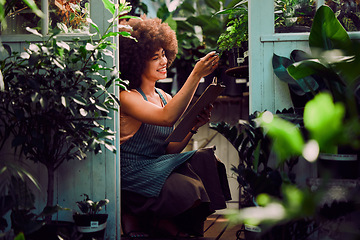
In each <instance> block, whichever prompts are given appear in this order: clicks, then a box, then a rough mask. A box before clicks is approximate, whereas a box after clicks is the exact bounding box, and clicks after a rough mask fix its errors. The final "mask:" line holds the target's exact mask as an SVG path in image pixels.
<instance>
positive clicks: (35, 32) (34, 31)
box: [26, 27, 43, 38]
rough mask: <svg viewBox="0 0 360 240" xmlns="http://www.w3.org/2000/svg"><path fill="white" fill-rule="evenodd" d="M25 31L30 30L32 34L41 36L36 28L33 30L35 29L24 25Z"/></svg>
mask: <svg viewBox="0 0 360 240" xmlns="http://www.w3.org/2000/svg"><path fill="white" fill-rule="evenodd" d="M26 31H28V32H31V33H32V34H34V35H36V36H39V37H41V38H42V37H43V35H42V34H40V33H39V32H38V31H37V30H35V29H32V28H29V27H26Z"/></svg>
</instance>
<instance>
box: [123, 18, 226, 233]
mask: <svg viewBox="0 0 360 240" xmlns="http://www.w3.org/2000/svg"><path fill="white" fill-rule="evenodd" d="M127 24H129V25H130V26H131V27H132V30H126V29H124V30H126V31H129V33H130V34H131V36H132V37H134V38H136V41H134V40H133V39H130V38H120V51H119V52H120V56H119V58H120V71H121V78H122V79H124V80H125V79H126V80H129V90H127V91H125V90H124V91H122V92H120V103H121V108H120V159H121V184H122V186H121V189H122V194H121V196H122V202H121V203H122V222H123V231H124V232H125V234H127V235H128V236H130V237H136V236H137V237H139V236H148V235H149V234H154V235H157V234H159V233H160V234H162V235H163V234H165V235H171V236H189V235H194V236H202V235H203V224H204V221H205V220H206V217H207V216H209V215H210V214H211V213H213V212H214V211H215V210H217V209H223V208H225V207H226V204H225V201H226V200H230V198H231V197H230V192H229V186H228V183H227V178H226V172H225V167H224V165H223V164H222V163H221V162H220V161H219V160H218V159H217V157H216V156H215V153H214V150H215V149H214V148H207V149H200V150H198V151H190V152H182V151H183V149H184V148H185V146H186V145H187V143H188V142H189V140H190V139H191V137H192V136H193V134H195V133H196V132H197V129H198V128H199V127H200V126H202V125H204V124H205V123H207V122H208V121H209V119H210V114H211V110H212V106H207V108H205V109H204V110H203V111H202V112H201V113H200V114H199V116H198V120H197V122H196V123H195V125H194V126H193V128H192V129H191V131H190V132H189V133H188V134H187V136H186V137H185V138H184V140H183V141H181V142H170V143H167V142H166V141H165V139H166V138H167V137H168V136H169V135H170V133H171V132H172V131H173V128H174V127H173V125H174V124H175V122H176V121H177V120H178V119H179V118H180V116H181V115H182V114H183V113H184V111H185V110H186V108H187V107H188V105H189V103H190V101H191V99H192V97H193V95H194V93H195V90H196V88H197V86H198V84H199V82H200V79H201V78H203V77H205V76H207V75H208V74H210V73H212V72H213V71H214V70H215V69H216V68H217V66H218V61H219V58H218V56H217V55H216V54H215V52H211V53H209V54H207V55H206V56H204V57H203V58H202V59H201V60H200V61H199V62H197V63H196V65H195V67H194V69H193V71H192V72H191V74H190V76H189V77H188V79H187V81H186V82H185V84H184V85H183V87H182V88H181V89H180V90H179V91H178V93H177V94H176V95H175V96H174V97H172V96H170V95H169V94H167V93H165V92H164V91H163V90H161V89H159V88H156V87H155V83H156V82H157V81H158V80H160V79H165V78H166V77H167V68H168V67H169V66H170V65H171V63H172V62H173V60H174V59H175V56H176V53H177V40H176V34H175V32H174V31H173V30H171V28H170V27H169V26H168V25H167V24H165V23H162V22H161V20H160V19H146V18H143V20H139V19H130V20H129V21H128V22H127Z"/></svg>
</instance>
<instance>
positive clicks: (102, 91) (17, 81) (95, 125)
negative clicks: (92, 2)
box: [0, 1, 131, 206]
mask: <svg viewBox="0 0 360 240" xmlns="http://www.w3.org/2000/svg"><path fill="white" fill-rule="evenodd" d="M105 3H106V6H107V9H108V10H109V11H110V12H112V11H113V10H114V8H115V5H114V4H113V3H110V2H109V1H105ZM111 4H112V6H111ZM130 9H131V7H130V6H128V4H121V5H119V15H118V16H116V15H114V16H113V18H112V19H111V21H110V23H109V26H108V28H107V29H106V30H105V32H104V33H102V34H101V33H100V31H99V28H98V27H97V26H96V24H95V23H93V22H92V23H91V24H92V26H93V27H94V28H95V29H96V31H97V35H95V37H96V39H97V40H94V39H95V37H94V36H93V37H89V39H88V40H79V39H74V40H73V41H71V42H65V41H61V40H58V39H57V33H59V31H58V32H57V33H55V34H53V35H52V36H50V37H49V38H48V39H47V40H46V41H44V42H39V43H30V44H29V47H28V48H27V49H25V51H24V52H21V53H19V52H13V51H11V49H10V47H8V46H5V48H6V50H7V51H8V54H9V56H8V57H6V58H5V59H3V60H1V61H0V70H1V72H2V74H3V81H0V82H2V84H0V85H3V89H2V91H0V139H1V142H0V148H2V147H3V146H4V144H5V142H6V141H8V140H9V141H11V146H12V147H13V148H14V151H18V153H20V154H23V155H24V156H25V157H26V158H28V159H30V160H32V161H34V162H40V163H42V164H44V165H45V166H46V167H47V169H48V176H49V183H50V184H49V185H50V186H49V188H50V190H51V189H53V186H51V185H52V184H53V172H54V171H55V170H56V169H57V168H58V167H59V166H60V165H61V164H62V163H63V162H64V161H66V160H71V159H78V160H82V159H85V158H86V156H87V152H89V151H92V152H94V153H95V154H96V153H100V152H102V148H103V147H105V148H106V149H108V150H110V151H111V152H114V153H115V151H116V147H115V146H114V144H113V139H114V132H113V131H112V130H111V129H110V128H109V127H107V126H106V121H108V120H110V119H111V116H112V112H113V111H114V110H117V106H118V104H119V102H118V100H117V98H116V97H115V96H114V94H113V93H112V89H113V87H114V86H115V85H116V86H119V87H120V88H123V89H126V83H125V82H124V81H122V80H121V79H119V77H118V75H119V74H118V71H117V69H116V68H115V67H108V65H109V63H108V62H107V61H108V60H111V63H112V61H113V58H115V56H114V55H113V52H112V51H111V49H112V48H114V47H115V46H114V45H113V43H112V42H111V41H110V39H109V38H112V37H116V36H118V35H125V34H124V33H123V32H112V28H113V26H114V24H116V23H117V21H118V19H119V18H128V17H129V16H126V15H125V16H124V12H128V11H129V10H130ZM120 14H121V16H120ZM29 31H31V32H32V33H34V34H36V35H38V36H41V34H40V33H38V32H37V31H36V30H31V29H29ZM125 36H126V35H125ZM41 37H43V36H41ZM0 80H1V79H0ZM48 191H49V189H48ZM50 193H51V191H50ZM49 197H50V199H49ZM51 205H52V196H48V206H51Z"/></svg>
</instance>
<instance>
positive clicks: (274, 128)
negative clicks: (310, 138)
mask: <svg viewBox="0 0 360 240" xmlns="http://www.w3.org/2000/svg"><path fill="white" fill-rule="evenodd" d="M259 120H260V125H261V126H263V127H264V128H265V129H266V130H267V133H268V135H269V136H270V137H272V138H273V139H274V149H275V152H276V153H277V155H278V156H279V158H280V160H282V161H283V160H286V159H287V158H289V157H292V156H300V155H301V154H302V149H303V147H304V145H305V142H304V139H303V136H302V134H301V132H300V129H299V128H298V127H296V126H295V125H294V124H292V123H290V122H288V121H286V120H284V119H281V118H280V117H278V116H276V115H273V114H272V113H270V112H268V111H266V112H264V113H263V114H261V115H260V117H259Z"/></svg>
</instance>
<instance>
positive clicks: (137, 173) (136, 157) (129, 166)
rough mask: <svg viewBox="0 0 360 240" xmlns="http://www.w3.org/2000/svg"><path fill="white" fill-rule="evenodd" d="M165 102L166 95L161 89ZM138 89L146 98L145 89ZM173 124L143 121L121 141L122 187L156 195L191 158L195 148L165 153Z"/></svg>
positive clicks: (149, 195)
mask: <svg viewBox="0 0 360 240" xmlns="http://www.w3.org/2000/svg"><path fill="white" fill-rule="evenodd" d="M155 90H156V92H157V93H158V94H159V96H160V98H161V100H162V102H163V103H164V105H166V104H167V102H166V100H165V98H164V97H163V96H162V94H161V93H160V91H159V90H158V89H155ZM137 91H138V92H139V93H140V94H141V95H142V96H143V98H144V99H145V100H146V101H147V98H146V96H145V94H144V92H143V91H142V90H141V89H140V88H138V89H137ZM120 127H121V126H120ZM172 130H173V127H164V126H157V125H151V124H146V123H142V124H141V126H140V128H139V130H138V131H137V132H136V133H135V134H134V136H132V137H131V138H130V139H128V140H127V141H126V142H124V143H123V144H121V145H120V162H121V188H122V189H123V190H127V191H132V192H136V193H138V194H141V195H143V196H146V197H157V196H159V194H160V191H161V189H162V186H163V185H164V182H165V180H166V179H167V178H168V176H169V175H170V174H171V172H172V171H173V170H174V169H175V168H177V167H178V166H179V165H181V164H182V163H184V162H185V161H186V160H188V159H189V158H190V157H191V156H192V155H193V154H194V153H195V151H190V152H185V153H177V154H166V147H167V143H166V142H165V139H166V138H167V137H168V136H169V134H170V133H171V132H172Z"/></svg>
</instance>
